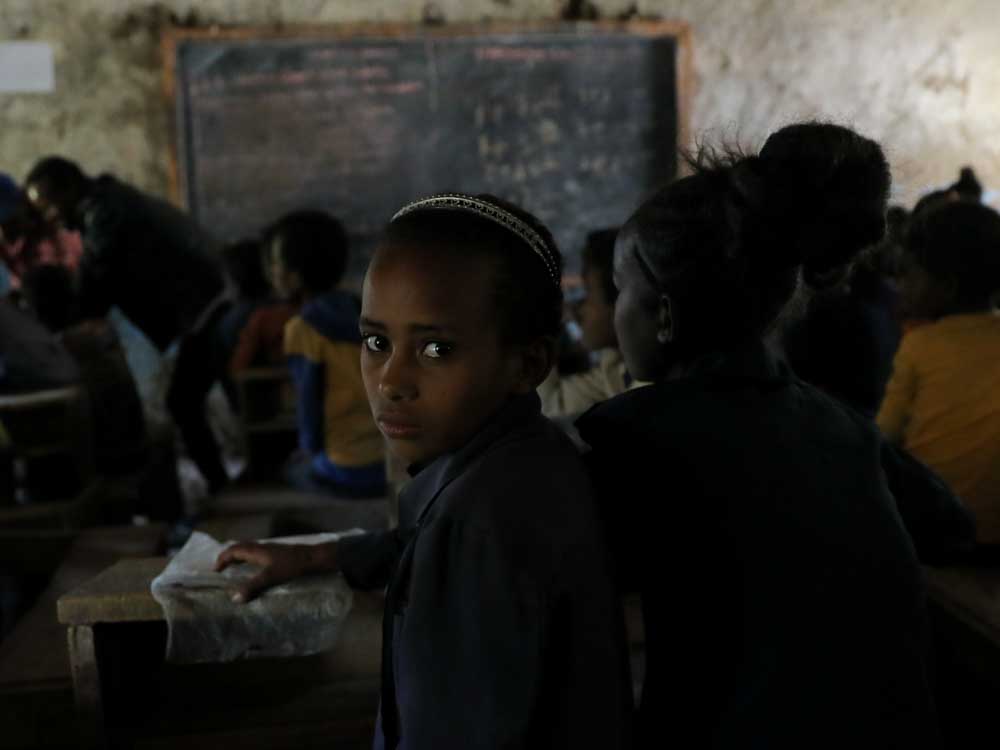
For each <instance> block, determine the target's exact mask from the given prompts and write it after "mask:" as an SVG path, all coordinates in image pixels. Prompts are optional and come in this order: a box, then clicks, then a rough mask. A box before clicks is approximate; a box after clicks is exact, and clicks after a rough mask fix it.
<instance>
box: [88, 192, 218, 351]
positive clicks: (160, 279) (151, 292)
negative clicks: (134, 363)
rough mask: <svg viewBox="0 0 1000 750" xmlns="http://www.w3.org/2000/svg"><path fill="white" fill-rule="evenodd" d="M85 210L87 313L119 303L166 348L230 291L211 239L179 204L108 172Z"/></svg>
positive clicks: (101, 310) (91, 196) (142, 328)
mask: <svg viewBox="0 0 1000 750" xmlns="http://www.w3.org/2000/svg"><path fill="white" fill-rule="evenodd" d="M79 210H80V215H79V222H80V230H81V234H82V236H83V241H84V256H83V261H82V264H81V269H80V272H81V293H82V294H83V300H82V304H83V306H84V309H83V313H84V314H85V315H88V314H89V315H103V314H104V313H105V312H106V311H107V309H108V307H110V306H111V305H117V306H118V307H120V308H121V310H122V312H124V313H125V314H126V315H127V316H128V317H129V318H130V319H131V320H132V321H133V322H134V323H135V324H136V326H138V327H139V328H140V329H141V330H142V331H143V332H144V333H145V334H146V335H147V336H149V338H150V339H151V340H152V341H153V343H154V344H156V345H157V346H158V347H159V348H160V349H165V348H166V347H167V346H168V345H169V344H170V342H172V341H173V340H174V339H176V338H177V337H179V336H181V335H182V334H183V333H185V332H186V331H188V330H190V329H191V328H192V327H193V326H194V325H195V323H196V322H197V321H198V319H199V317H200V316H201V315H202V313H203V312H204V310H205V308H206V307H207V306H208V305H209V303H211V302H212V300H213V299H214V298H215V297H216V296H217V295H218V294H219V293H220V292H221V291H222V277H221V273H220V270H219V267H218V263H217V261H216V259H214V258H213V257H212V255H211V248H212V243H211V240H210V238H209V237H208V235H207V234H206V232H205V231H204V230H203V229H201V228H200V227H199V226H198V225H197V224H196V223H195V221H194V220H193V219H192V218H191V217H189V216H187V215H186V214H184V213H183V212H181V211H180V210H179V209H177V208H176V207H174V206H172V205H170V204H168V203H166V202H165V201H162V200H160V199H158V198H155V197H153V196H150V195H146V194H144V193H142V192H140V191H139V190H136V189H135V188H134V187H132V186H131V185H128V184H126V183H124V182H122V181H120V180H118V179H116V178H115V177H112V176H110V175H102V176H101V177H98V178H97V179H96V180H95V181H94V189H93V193H92V194H91V195H90V196H89V197H88V199H87V200H85V201H84V203H83V204H82V205H81V207H80V209H79Z"/></svg>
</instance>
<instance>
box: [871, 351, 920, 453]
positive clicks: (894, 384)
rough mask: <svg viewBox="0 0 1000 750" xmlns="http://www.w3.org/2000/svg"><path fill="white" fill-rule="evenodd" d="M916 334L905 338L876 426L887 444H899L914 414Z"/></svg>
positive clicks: (895, 360) (893, 364)
mask: <svg viewBox="0 0 1000 750" xmlns="http://www.w3.org/2000/svg"><path fill="white" fill-rule="evenodd" d="M914 338H915V334H914V333H911V334H909V335H907V336H905V337H903V341H902V343H901V344H900V346H899V351H898V352H896V357H895V359H894V360H893V363H892V376H891V377H890V378H889V383H888V384H887V385H886V389H885V398H884V399H883V400H882V406H881V408H880V409H879V412H878V417H877V420H876V421H877V422H878V426H879V429H880V430H882V434H883V435H885V438H886V440H888V441H889V442H891V443H900V442H902V440H903V433H904V431H905V430H906V426H907V424H908V423H909V421H910V417H911V415H912V412H913V402H914V400H915V399H916V396H917V372H916V367H915V366H914V361H913V341H914Z"/></svg>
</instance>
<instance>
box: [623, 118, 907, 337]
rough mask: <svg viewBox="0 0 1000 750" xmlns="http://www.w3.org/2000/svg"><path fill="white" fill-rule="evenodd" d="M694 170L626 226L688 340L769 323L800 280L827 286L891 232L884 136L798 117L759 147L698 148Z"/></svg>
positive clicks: (751, 330) (751, 331)
mask: <svg viewBox="0 0 1000 750" xmlns="http://www.w3.org/2000/svg"><path fill="white" fill-rule="evenodd" d="M689 163H690V165H691V167H692V169H693V174H692V175H691V176H689V177H685V178H683V179H680V180H678V181H676V182H674V183H673V184H671V185H669V186H668V187H666V188H665V189H663V190H662V191H660V192H659V193H658V194H656V195H655V196H654V197H653V198H652V199H651V200H649V201H648V202H647V203H645V204H644V205H643V206H641V207H640V208H639V210H638V211H637V212H636V213H635V215H634V216H633V217H632V218H631V219H630V220H629V222H628V224H627V225H626V229H625V231H626V232H627V234H628V235H629V236H630V239H631V240H632V241H633V242H634V244H635V249H636V251H637V252H639V253H641V254H642V259H643V260H644V261H645V262H646V263H648V264H649V265H650V266H651V268H652V270H653V271H654V274H655V276H656V277H657V279H658V280H659V281H660V282H661V283H662V284H663V286H664V287H665V290H666V291H668V292H670V294H671V300H672V303H673V305H674V306H675V307H676V308H677V313H676V314H677V316H678V318H680V319H682V320H681V322H680V323H679V330H681V331H682V333H681V337H682V339H683V340H685V341H686V342H687V345H688V346H694V347H699V348H704V347H715V346H719V345H722V344H724V343H725V342H726V341H727V340H735V339H740V338H746V337H748V336H759V335H761V334H763V333H764V332H765V331H767V330H768V329H769V328H770V327H771V326H772V325H773V324H774V322H775V320H776V319H777V318H778V315H779V314H780V313H781V311H782V309H783V308H784V307H785V305H786V304H787V303H788V301H789V299H790V298H791V297H792V295H793V294H794V293H795V291H796V289H797V288H798V286H799V280H800V278H801V279H802V280H804V281H805V282H806V284H808V285H810V286H812V287H815V288H821V287H824V286H826V285H827V283H829V279H831V278H834V277H835V278H837V279H838V280H839V279H841V278H843V273H839V271H840V270H842V269H844V268H845V267H846V266H847V265H848V264H849V263H850V262H851V261H852V260H853V259H854V257H855V256H857V255H858V253H859V252H861V250H863V249H864V248H866V247H868V246H870V245H872V244H874V243H876V242H878V241H879V240H880V239H881V238H882V236H883V234H884V233H885V228H886V222H885V212H886V203H887V200H888V195H889V186H890V181H891V179H890V174H889V165H888V163H887V162H886V159H885V155H884V154H883V153H882V149H881V148H880V147H879V145H878V144H877V143H875V142H874V141H871V140H869V139H867V138H864V137H862V136H860V135H858V134H857V133H855V132H854V131H852V130H849V129H848V128H844V127H840V126H837V125H829V124H824V123H803V124H797V125H791V126H788V127H786V128H782V129H781V130H779V131H777V132H776V133H774V134H772V135H771V136H770V137H769V138H768V139H767V141H766V143H765V144H764V147H763V148H762V149H761V150H760V153H759V154H756V155H748V154H746V153H744V152H742V151H740V150H737V149H722V150H719V149H714V148H707V147H704V146H703V147H702V148H701V149H700V150H699V151H698V152H697V154H695V155H693V156H690V157H689Z"/></svg>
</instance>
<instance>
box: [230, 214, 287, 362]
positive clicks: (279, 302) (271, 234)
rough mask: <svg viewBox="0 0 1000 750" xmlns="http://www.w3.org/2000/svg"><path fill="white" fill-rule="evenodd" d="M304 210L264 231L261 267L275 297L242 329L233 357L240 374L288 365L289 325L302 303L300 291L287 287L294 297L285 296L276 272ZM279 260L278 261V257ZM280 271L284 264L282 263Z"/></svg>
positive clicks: (261, 245) (257, 311)
mask: <svg viewBox="0 0 1000 750" xmlns="http://www.w3.org/2000/svg"><path fill="white" fill-rule="evenodd" d="M300 216H301V214H300V213H298V212H296V213H292V214H288V215H286V216H283V217H282V218H281V219H279V220H278V221H276V222H275V223H274V224H272V225H271V226H270V227H268V228H267V229H266V230H265V231H264V236H263V239H262V240H261V243H260V257H259V258H258V264H259V267H260V268H261V269H262V271H263V273H264V275H265V277H266V278H267V280H268V283H269V285H270V287H271V290H270V291H271V293H272V295H274V294H277V295H278V297H277V299H275V298H273V296H272V298H271V299H269V300H268V301H267V303H266V304H263V305H261V306H259V307H258V308H257V309H256V310H254V311H253V314H251V315H250V319H249V320H248V321H247V324H246V326H244V328H243V330H242V331H240V336H239V341H238V342H237V344H236V348H235V349H234V351H233V355H232V357H231V358H230V360H229V372H230V374H231V375H234V376H235V375H237V374H238V373H240V372H243V371H244V370H247V369H249V368H251V367H262V366H269V365H284V364H285V325H286V324H287V323H288V321H289V320H291V319H292V317H293V316H294V315H295V314H296V313H297V312H298V311H299V307H301V305H302V299H301V294H299V293H298V291H299V290H291V291H289V290H287V289H286V290H285V293H287V294H292V295H293V296H291V297H282V296H281V293H280V292H279V291H278V290H277V288H276V284H275V279H274V277H273V271H274V269H275V266H276V263H277V261H280V255H276V253H278V252H279V249H280V245H281V244H288V243H293V244H294V243H295V242H296V239H295V237H294V236H293V235H294V234H296V233H297V232H300V231H302V230H301V229H300V227H301V226H304V225H303V224H302V223H301V222H300V221H299V217H300ZM276 259H277V260H276ZM279 270H280V266H279Z"/></svg>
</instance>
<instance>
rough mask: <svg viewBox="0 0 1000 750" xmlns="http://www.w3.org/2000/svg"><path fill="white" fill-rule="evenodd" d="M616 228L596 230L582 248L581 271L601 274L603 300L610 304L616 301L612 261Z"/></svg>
mask: <svg viewBox="0 0 1000 750" xmlns="http://www.w3.org/2000/svg"><path fill="white" fill-rule="evenodd" d="M617 237H618V228H617V227H615V228H613V229H598V230H597V231H594V232H591V233H590V234H588V235H587V244H585V245H584V246H583V257H582V260H583V271H584V273H586V272H587V271H590V270H594V271H598V272H599V273H600V274H601V286H603V287H604V298H605V299H606V300H607V301H608V302H609V303H610V302H614V301H615V300H616V299H618V287H616V286H615V279H614V261H615V239H616V238H617Z"/></svg>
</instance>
